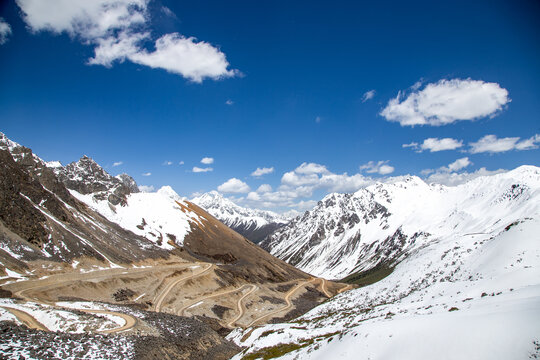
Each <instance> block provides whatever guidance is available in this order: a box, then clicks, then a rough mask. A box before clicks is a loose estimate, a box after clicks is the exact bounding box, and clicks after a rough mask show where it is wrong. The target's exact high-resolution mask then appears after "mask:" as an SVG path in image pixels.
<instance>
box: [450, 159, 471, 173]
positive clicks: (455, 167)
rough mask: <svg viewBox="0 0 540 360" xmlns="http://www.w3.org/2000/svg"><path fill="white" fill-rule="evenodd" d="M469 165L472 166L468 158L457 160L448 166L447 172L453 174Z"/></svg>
mask: <svg viewBox="0 0 540 360" xmlns="http://www.w3.org/2000/svg"><path fill="white" fill-rule="evenodd" d="M469 165H472V162H471V161H470V160H469V158H468V157H464V158H461V159H457V160H456V161H454V162H453V163H450V164H448V170H450V172H455V171H459V170H461V169H464V168H466V167H467V166H469Z"/></svg>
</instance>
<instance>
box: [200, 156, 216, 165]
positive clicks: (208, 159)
mask: <svg viewBox="0 0 540 360" xmlns="http://www.w3.org/2000/svg"><path fill="white" fill-rule="evenodd" d="M213 163H214V158H211V157H203V158H202V159H201V164H205V165H210V164H213Z"/></svg>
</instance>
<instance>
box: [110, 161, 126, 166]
mask: <svg viewBox="0 0 540 360" xmlns="http://www.w3.org/2000/svg"><path fill="white" fill-rule="evenodd" d="M122 164H124V163H123V162H122V161H117V162H115V163H113V164H112V166H113V167H116V166H120V165H122Z"/></svg>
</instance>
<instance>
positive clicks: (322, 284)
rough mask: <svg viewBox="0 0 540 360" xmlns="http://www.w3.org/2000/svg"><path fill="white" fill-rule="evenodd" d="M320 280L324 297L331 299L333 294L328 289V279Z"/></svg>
mask: <svg viewBox="0 0 540 360" xmlns="http://www.w3.org/2000/svg"><path fill="white" fill-rule="evenodd" d="M319 280H320V281H321V290H322V291H323V293H324V295H326V296H327V297H329V298H331V297H332V294H330V293H329V292H328V290H327V288H326V279H323V278H319Z"/></svg>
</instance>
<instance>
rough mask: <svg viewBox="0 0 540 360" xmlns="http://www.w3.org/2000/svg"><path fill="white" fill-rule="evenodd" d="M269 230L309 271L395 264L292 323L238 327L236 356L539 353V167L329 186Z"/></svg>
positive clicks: (487, 356) (519, 356) (407, 358)
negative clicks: (454, 178)
mask: <svg viewBox="0 0 540 360" xmlns="http://www.w3.org/2000/svg"><path fill="white" fill-rule="evenodd" d="M354 214H356V215H357V216H354ZM325 220H327V221H325ZM319 229H320V230H319ZM317 230H318V232H317ZM302 231H306V234H302ZM278 233H281V236H282V238H280V237H276V236H275V234H274V237H273V239H274V243H273V245H274V249H275V250H276V251H278V250H279V251H282V253H283V254H286V256H288V257H289V259H294V255H295V254H298V259H296V261H297V263H299V264H303V266H304V268H309V269H313V270H311V271H312V272H316V271H318V272H319V273H323V274H325V273H326V274H331V275H332V276H335V277H342V276H343V275H344V274H347V273H349V272H351V271H356V270H363V269H367V268H373V266H374V265H375V264H376V263H377V262H386V263H387V264H389V266H391V267H392V271H391V273H390V274H389V275H387V276H386V277H384V278H383V279H382V280H380V281H378V282H375V283H374V284H372V285H368V286H365V287H362V288H359V289H352V290H350V291H345V292H344V293H342V294H340V295H338V296H336V297H334V298H332V299H330V300H329V301H327V302H325V303H324V304H322V305H321V306H318V307H317V308H315V309H313V310H311V311H310V312H308V313H307V314H305V315H304V316H301V317H299V318H297V319H295V320H294V321H292V322H290V323H284V324H273V325H265V326H262V327H259V328H247V329H244V330H240V329H238V330H235V331H234V332H233V333H232V334H231V335H229V339H231V340H234V341H235V342H236V343H237V344H238V345H239V346H242V347H245V350H244V351H243V352H242V353H240V354H239V355H237V356H235V357H234V358H233V359H235V360H236V359H241V358H244V357H246V358H247V357H250V358H263V357H265V356H266V355H267V354H268V355H269V354H273V355H275V354H277V355H276V356H274V357H275V358H280V359H330V358H340V359H355V360H356V359H366V360H367V359H381V360H385V359H395V358H396V356H397V357H398V358H400V359H404V360H413V359H437V358H444V359H473V358H474V359H501V360H502V359H535V358H538V357H539V356H540V337H539V334H540V325H539V323H538V322H537V321H531V319H538V318H540V306H539V304H540V168H537V167H532V166H522V167H519V168H517V169H515V170H513V171H510V172H508V173H504V174H499V175H494V176H490V177H484V178H478V179H475V180H473V181H471V182H469V183H466V184H463V185H460V186H456V187H444V186H441V185H428V184H425V183H424V182H422V181H421V180H420V179H418V178H415V177H411V178H409V179H407V180H405V181H400V182H396V183H394V184H378V185H375V186H372V187H369V188H367V189H365V190H361V191H359V192H357V193H355V194H351V195H336V194H332V195H329V196H328V197H326V198H325V199H324V200H323V201H322V202H321V203H319V205H318V206H317V207H316V208H315V209H314V210H313V211H311V212H308V213H307V214H306V215H305V216H304V218H303V219H299V220H298V219H297V220H295V222H293V223H292V224H291V226H290V227H287V228H284V229H282V230H280V231H278ZM287 233H290V234H291V237H290V238H287V237H286V236H285V234H287ZM293 235H294V236H293ZM280 239H281V241H282V242H286V245H288V246H289V247H290V248H291V251H290V252H287V251H286V250H287V249H286V246H284V245H282V244H281V243H279V240H280ZM310 239H313V241H312V245H311V247H310V246H309V240H310ZM295 241H297V242H299V244H295ZM312 252H319V253H320V255H321V257H320V261H321V262H320V263H317V258H316V257H312V256H311V254H312ZM333 252H335V253H337V254H338V255H335V256H340V257H341V258H342V259H343V262H344V263H345V265H344V266H341V265H340V264H339V263H336V262H335V259H334V254H333ZM508 329H511V331H509V330H508ZM396 354H397V355H396Z"/></svg>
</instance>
